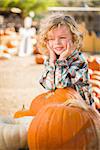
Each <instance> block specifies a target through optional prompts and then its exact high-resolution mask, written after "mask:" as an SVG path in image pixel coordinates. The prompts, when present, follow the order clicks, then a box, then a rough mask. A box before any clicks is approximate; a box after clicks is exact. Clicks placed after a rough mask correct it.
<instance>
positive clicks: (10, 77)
mask: <svg viewBox="0 0 100 150" xmlns="http://www.w3.org/2000/svg"><path fill="white" fill-rule="evenodd" d="M55 11H64V12H65V13H66V14H69V15H72V16H73V17H74V18H75V20H76V21H77V23H78V25H79V29H80V31H81V32H82V33H83V35H84V40H83V47H82V51H83V53H84V54H85V56H86V58H87V61H88V63H89V73H90V77H91V75H92V74H93V72H94V71H95V70H96V71H97V72H99V73H97V76H99V77H97V78H96V79H95V80H96V81H93V80H92V85H93V91H94V94H95V96H96V97H97V101H99V100H100V0H0V108H1V109H0V113H1V114H9V113H11V114H13V113H14V112H15V111H16V110H18V109H21V108H22V107H23V105H24V106H25V108H28V107H29V105H30V103H31V101H32V99H33V98H34V97H35V96H36V95H38V94H40V93H41V92H44V89H43V88H42V87H41V86H40V85H39V83H38V80H39V77H40V76H41V72H42V70H43V68H44V66H43V65H42V64H43V62H44V59H45V56H44V55H43V54H42V53H41V52H40V51H39V49H38V47H37V42H38V30H39V25H40V21H41V19H43V18H44V17H45V16H46V15H47V14H49V13H52V12H55ZM95 87H96V88H95ZM5 102H6V103H5Z"/></svg>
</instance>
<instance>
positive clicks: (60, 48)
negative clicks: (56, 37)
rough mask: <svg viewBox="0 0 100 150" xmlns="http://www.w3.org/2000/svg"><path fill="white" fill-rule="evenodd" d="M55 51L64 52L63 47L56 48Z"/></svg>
mask: <svg viewBox="0 0 100 150" xmlns="http://www.w3.org/2000/svg"><path fill="white" fill-rule="evenodd" d="M54 50H56V51H62V50H63V47H56V48H54Z"/></svg>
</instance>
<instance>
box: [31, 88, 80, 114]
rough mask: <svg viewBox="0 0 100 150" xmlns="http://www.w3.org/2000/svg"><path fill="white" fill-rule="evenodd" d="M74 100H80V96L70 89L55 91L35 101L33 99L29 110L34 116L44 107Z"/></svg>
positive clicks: (41, 95)
mask: <svg viewBox="0 0 100 150" xmlns="http://www.w3.org/2000/svg"><path fill="white" fill-rule="evenodd" d="M69 98H75V99H81V96H80V95H79V94H78V93H77V92H76V91H75V90H74V89H72V88H70V87H68V88H63V89H56V90H55V91H51V92H50V91H49V92H46V93H43V94H40V95H39V96H37V97H36V98H35V99H33V101H32V103H31V105H30V110H31V112H32V114H34V115H36V114H37V112H38V111H39V110H40V109H41V108H42V107H43V106H45V105H47V104H50V103H58V102H59V103H63V102H65V101H66V99H69Z"/></svg>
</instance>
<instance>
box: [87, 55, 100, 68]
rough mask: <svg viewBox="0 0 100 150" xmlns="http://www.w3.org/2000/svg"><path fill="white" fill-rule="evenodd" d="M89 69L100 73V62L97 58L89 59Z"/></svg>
mask: <svg viewBox="0 0 100 150" xmlns="http://www.w3.org/2000/svg"><path fill="white" fill-rule="evenodd" d="M88 67H89V68H90V69H92V70H97V71H100V60H99V59H98V58H96V57H93V58H92V59H91V57H90V58H88Z"/></svg>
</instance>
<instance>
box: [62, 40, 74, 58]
mask: <svg viewBox="0 0 100 150" xmlns="http://www.w3.org/2000/svg"><path fill="white" fill-rule="evenodd" d="M74 50H75V46H74V44H73V42H72V41H71V40H70V41H69V42H68V44H67V49H66V50H65V51H63V52H62V53H61V55H60V57H59V60H64V59H66V58H67V57H68V56H70V55H71V54H72V53H73V51H74Z"/></svg>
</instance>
